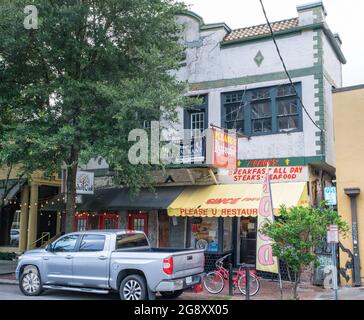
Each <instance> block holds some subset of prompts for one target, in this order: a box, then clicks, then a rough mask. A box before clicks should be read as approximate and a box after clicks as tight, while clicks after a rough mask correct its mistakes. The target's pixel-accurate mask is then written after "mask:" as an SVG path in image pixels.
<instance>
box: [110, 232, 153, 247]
mask: <svg viewBox="0 0 364 320" xmlns="http://www.w3.org/2000/svg"><path fill="white" fill-rule="evenodd" d="M147 246H149V244H148V240H147V238H146V237H145V236H144V234H142V233H130V234H121V235H118V236H117V238H116V250H120V249H127V248H135V247H147Z"/></svg>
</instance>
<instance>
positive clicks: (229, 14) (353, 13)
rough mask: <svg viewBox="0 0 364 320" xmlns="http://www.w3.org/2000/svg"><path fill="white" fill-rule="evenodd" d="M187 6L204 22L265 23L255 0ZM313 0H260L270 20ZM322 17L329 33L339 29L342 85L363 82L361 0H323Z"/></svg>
mask: <svg viewBox="0 0 364 320" xmlns="http://www.w3.org/2000/svg"><path fill="white" fill-rule="evenodd" d="M184 2H185V3H186V4H187V5H190V10H192V11H194V12H196V13H197V14H199V15H200V16H201V17H202V18H203V19H204V21H205V23H214V22H225V23H226V24H227V25H228V26H229V27H230V28H232V29H238V28H242V27H247V26H251V25H256V24H261V23H265V19H264V16H263V13H262V9H261V6H260V3H259V0H184ZM312 2H315V1H314V0H264V5H265V7H266V10H267V14H268V18H269V20H270V21H272V22H273V21H277V20H282V19H287V18H293V17H296V16H297V15H298V14H297V10H296V6H297V5H301V4H307V3H312ZM323 3H324V5H325V7H326V11H327V13H328V16H327V18H326V21H327V23H328V25H329V27H330V29H331V31H332V32H333V33H336V32H337V33H339V34H340V37H341V39H342V41H343V45H342V50H343V52H344V55H345V57H346V59H347V61H348V62H347V64H346V65H345V66H343V81H344V84H343V85H344V86H352V85H357V84H364V27H363V25H362V24H361V23H363V20H364V1H362V0H324V1H323Z"/></svg>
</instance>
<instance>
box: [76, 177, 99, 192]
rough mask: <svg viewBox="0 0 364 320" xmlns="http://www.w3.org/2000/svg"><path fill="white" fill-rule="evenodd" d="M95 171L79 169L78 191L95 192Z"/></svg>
mask: <svg viewBox="0 0 364 320" xmlns="http://www.w3.org/2000/svg"><path fill="white" fill-rule="evenodd" d="M94 191H95V187H94V173H93V172H88V171H77V177H76V193H77V194H94Z"/></svg>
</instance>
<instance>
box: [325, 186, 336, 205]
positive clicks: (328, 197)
mask: <svg viewBox="0 0 364 320" xmlns="http://www.w3.org/2000/svg"><path fill="white" fill-rule="evenodd" d="M324 193H325V201H326V202H327V204H328V205H329V206H336V205H337V197H336V188H335V187H328V188H325V190H324Z"/></svg>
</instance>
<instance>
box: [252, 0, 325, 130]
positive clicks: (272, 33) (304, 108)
mask: <svg viewBox="0 0 364 320" xmlns="http://www.w3.org/2000/svg"><path fill="white" fill-rule="evenodd" d="M259 1H260V4H261V6H262V10H263V13H264V16H265V19H266V21H267V24H268V27H269V30H270V33H271V35H272V39H273V42H274V45H275V47H276V49H277V53H278V55H279V58H280V60H281V62H282V65H283V68H284V71H285V73H286V75H287V77H288V80H289V82H290V83H291V86H292V87H293V89H294V91H295V93H296V95H297V97H298V99H299V101H300V103H301V105H302V108H303V110H304V111H305V113H306V115H307V116H308V118H309V119H310V120H311V122H312V123H313V124H314V125H315V127H316V128H318V129H319V130H320V131H321V135H322V133H323V132H324V131H325V130H324V129H322V128H321V127H320V126H318V125H317V124H316V122H315V121H314V120H313V119H312V117H311V115H310V114H309V112H308V111H307V109H306V107H305V105H304V104H303V101H302V99H301V97H300V96H299V94H298V92H297V89H296V86H295V85H294V83H293V80H292V78H291V75H290V74H289V72H288V69H287V66H286V63H285V62H284V60H283V57H282V54H281V51H280V49H279V47H278V43H277V40H276V37H275V35H274V31H273V28H272V25H271V23H270V21H269V19H268V15H267V12H266V11H265V7H264V4H263V0H259Z"/></svg>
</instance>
